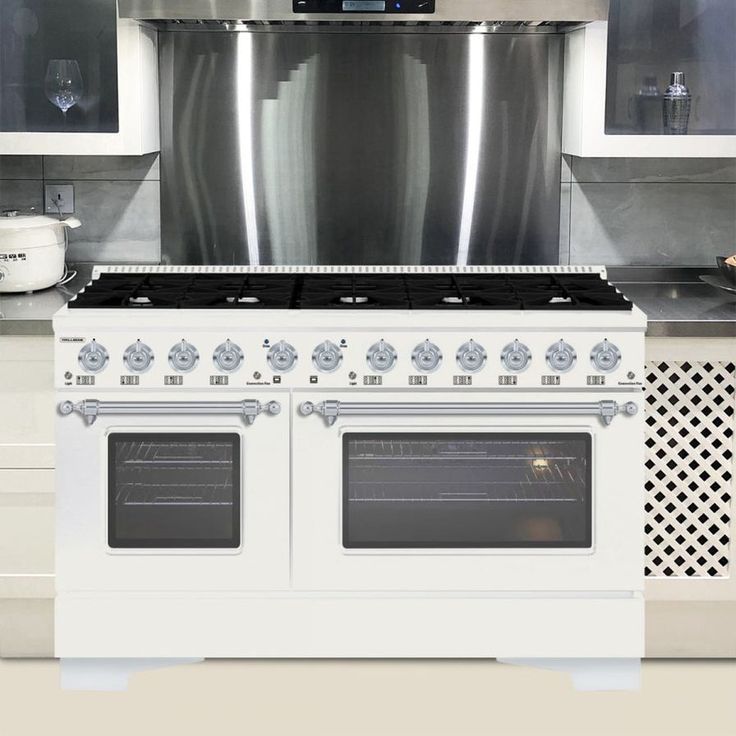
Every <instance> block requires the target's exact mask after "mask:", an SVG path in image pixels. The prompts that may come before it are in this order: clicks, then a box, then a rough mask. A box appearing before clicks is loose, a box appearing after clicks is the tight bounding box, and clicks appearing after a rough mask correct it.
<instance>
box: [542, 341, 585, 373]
mask: <svg viewBox="0 0 736 736" xmlns="http://www.w3.org/2000/svg"><path fill="white" fill-rule="evenodd" d="M577 360H578V354H577V353H576V352H575V348H573V346H572V345H568V344H567V343H566V342H565V341H564V340H560V341H559V342H556V343H555V344H554V345H550V346H549V348H548V350H547V365H548V366H549V367H550V368H551V369H552V370H553V371H556V372H557V373H567V372H568V371H570V370H572V369H573V368H574V367H575V363H577Z"/></svg>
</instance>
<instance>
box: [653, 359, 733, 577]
mask: <svg viewBox="0 0 736 736" xmlns="http://www.w3.org/2000/svg"><path fill="white" fill-rule="evenodd" d="M735 394H736V366H735V365H734V363H730V362H717V361H712V362H695V361H681V362H676V361H665V362H650V363H647V388H646V414H647V416H646V433H647V437H646V448H647V449H646V528H645V531H646V547H645V550H646V567H645V573H646V575H647V576H648V577H665V578H723V577H727V576H728V575H729V557H730V545H731V519H732V511H731V498H732V493H733V465H734V397H735Z"/></svg>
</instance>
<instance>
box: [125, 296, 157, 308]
mask: <svg viewBox="0 0 736 736" xmlns="http://www.w3.org/2000/svg"><path fill="white" fill-rule="evenodd" d="M128 304H130V305H131V306H133V307H150V306H151V305H152V304H153V302H152V301H151V299H150V298H149V297H147V296H129V297H128Z"/></svg>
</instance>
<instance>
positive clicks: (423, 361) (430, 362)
mask: <svg viewBox="0 0 736 736" xmlns="http://www.w3.org/2000/svg"><path fill="white" fill-rule="evenodd" d="M411 362H412V363H414V367H415V368H416V369H417V370H418V371H419V372H420V373H434V371H436V370H437V369H438V368H439V367H440V364H441V363H442V351H441V350H440V349H439V348H438V347H437V346H436V345H435V344H434V343H433V342H430V341H429V340H425V341H424V342H421V343H419V345H417V346H416V347H415V348H414V352H413V353H412V354H411Z"/></svg>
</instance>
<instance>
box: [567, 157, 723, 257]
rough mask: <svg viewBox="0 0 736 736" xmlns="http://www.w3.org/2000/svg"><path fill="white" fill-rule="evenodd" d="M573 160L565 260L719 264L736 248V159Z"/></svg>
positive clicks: (571, 160) (571, 159)
mask: <svg viewBox="0 0 736 736" xmlns="http://www.w3.org/2000/svg"><path fill="white" fill-rule="evenodd" d="M569 164H570V171H571V180H572V183H571V184H565V183H563V184H562V205H561V218H562V219H561V225H564V224H565V220H564V214H565V211H566V210H567V211H569V225H570V226H569V240H568V241H567V242H566V240H565V231H564V229H563V228H561V233H560V262H561V263H573V264H604V265H652V266H659V265H672V266H686V265H687V266H711V265H713V264H714V258H715V256H717V255H723V254H729V253H733V252H736V159H599V158H597V159H583V158H576V157H569ZM563 182H564V168H563ZM568 258H569V260H568Z"/></svg>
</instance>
